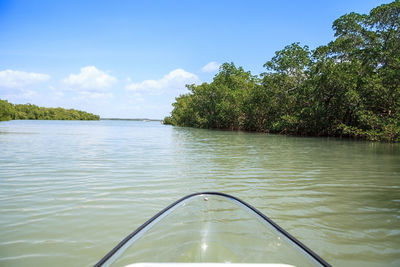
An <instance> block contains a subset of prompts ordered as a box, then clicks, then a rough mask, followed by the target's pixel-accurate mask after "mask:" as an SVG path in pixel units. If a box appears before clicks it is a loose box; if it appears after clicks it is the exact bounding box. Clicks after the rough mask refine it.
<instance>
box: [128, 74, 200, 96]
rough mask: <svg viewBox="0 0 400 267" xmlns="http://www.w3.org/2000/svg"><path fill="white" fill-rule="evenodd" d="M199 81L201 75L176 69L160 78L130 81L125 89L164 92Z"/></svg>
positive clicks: (155, 92)
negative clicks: (137, 81)
mask: <svg viewBox="0 0 400 267" xmlns="http://www.w3.org/2000/svg"><path fill="white" fill-rule="evenodd" d="M198 81H199V77H197V75H195V74H193V73H190V72H187V71H185V70H183V69H176V70H173V71H171V72H170V73H168V74H167V75H165V76H164V77H162V78H161V79H159V80H145V81H143V82H140V83H130V84H128V85H127V86H126V87H125V89H126V90H128V91H135V92H149V93H153V94H162V93H163V92H165V91H167V90H171V89H182V88H184V87H185V85H186V84H192V83H196V82H198Z"/></svg>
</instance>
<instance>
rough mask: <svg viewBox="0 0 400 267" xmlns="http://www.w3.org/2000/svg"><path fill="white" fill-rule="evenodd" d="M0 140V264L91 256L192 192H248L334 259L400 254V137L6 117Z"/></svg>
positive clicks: (369, 261) (66, 262) (381, 260)
mask: <svg viewBox="0 0 400 267" xmlns="http://www.w3.org/2000/svg"><path fill="white" fill-rule="evenodd" d="M0 149H1V150H0V151H1V152H0V230H1V236H0V266H90V265H93V264H94V263H96V262H97V261H98V260H99V259H100V258H101V257H102V256H103V255H104V254H106V253H107V252H108V251H109V250H110V249H111V248H112V247H113V246H114V245H116V244H117V243H118V242H119V241H120V240H121V239H123V238H124V237H125V236H126V235H127V234H129V233H130V232H131V231H133V230H134V229H135V228H136V227H137V226H139V225H140V224H142V223H143V222H145V221H146V220H147V219H148V218H150V217H151V216H153V215H154V214H155V213H156V212H158V211H159V210H161V209H162V208H164V207H165V206H167V205H169V204H170V203H171V202H173V201H175V200H177V199H178V198H180V197H182V196H184V195H186V194H189V193H193V192H199V191H222V192H225V193H228V194H232V195H234V196H237V197H239V198H241V199H243V200H245V201H246V202H248V203H250V204H252V205H253V206H255V207H256V208H258V209H259V210H261V211H262V212H264V213H265V214H266V215H267V216H269V217H270V218H272V219H273V220H274V221H275V222H277V223H278V224H280V225H281V226H282V227H283V228H284V229H286V230H287V231H289V232H290V233H291V234H292V235H294V236H295V237H296V238H298V239H299V240H301V241H302V242H303V243H305V244H306V245H307V246H309V247H310V248H311V249H313V250H314V251H315V252H316V253H318V254H319V255H320V256H322V257H323V258H324V259H326V260H327V261H328V262H329V263H331V264H333V265H337V266H399V265H400V146H399V144H381V143H371V142H360V141H348V140H340V139H334V138H301V137H287V136H279V135H266V134H256V133H242V132H229V131H210V130H199V129H191V128H174V127H171V126H164V125H161V124H160V123H158V122H135V121H86V122H81V121H10V122H1V123H0Z"/></svg>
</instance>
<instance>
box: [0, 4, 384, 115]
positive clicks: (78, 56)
mask: <svg viewBox="0 0 400 267" xmlns="http://www.w3.org/2000/svg"><path fill="white" fill-rule="evenodd" d="M389 2H390V1H381V0H354V1H353V0H329V1H328V0H326V1H311V0H302V1H295V0H286V1H272V0H271V1H269V0H264V1H261V0H260V1H252V0H246V1H245V0H243V1H237V0H229V1H228V0H212V1H208V0H185V1H174V0H170V1H156V0H148V1H145V0H143V1H133V0H132V1H119V0H115V1H100V0H96V1H85V0H81V1H73V0H68V1H40V0H38V1H30V0H26V1H5V0H0V98H1V99H6V100H8V101H9V102H12V103H32V104H36V105H39V106H45V107H58V106H61V107H64V108H76V109H81V110H85V111H89V112H92V113H95V114H99V115H100V116H101V117H103V118H107V117H118V118H154V119H162V118H164V117H165V116H167V115H169V112H170V111H171V110H172V106H171V104H172V102H173V101H174V99H175V97H177V96H178V95H179V94H182V93H185V92H187V91H186V89H185V86H184V85H185V84H187V83H196V84H199V83H202V82H210V81H211V80H212V77H213V76H214V75H215V74H216V73H217V71H218V66H219V64H221V63H223V62H234V63H235V64H236V65H237V66H242V67H243V68H244V69H245V70H250V71H251V72H252V73H253V74H259V73H261V72H263V71H264V69H263V67H262V65H263V64H264V63H265V62H266V61H268V60H269V59H270V58H271V57H272V56H273V55H274V53H275V51H277V50H280V49H282V48H283V47H284V46H285V45H288V44H291V43H293V42H300V43H301V44H303V45H309V46H310V48H312V49H313V48H315V47H317V46H319V45H324V44H326V43H328V42H329V41H331V40H332V39H333V31H332V29H331V26H332V22H333V21H334V20H335V19H337V18H339V17H340V16H341V15H343V14H346V13H349V12H353V11H354V12H358V13H368V12H369V10H370V9H372V8H374V7H376V6H378V5H380V4H383V3H389Z"/></svg>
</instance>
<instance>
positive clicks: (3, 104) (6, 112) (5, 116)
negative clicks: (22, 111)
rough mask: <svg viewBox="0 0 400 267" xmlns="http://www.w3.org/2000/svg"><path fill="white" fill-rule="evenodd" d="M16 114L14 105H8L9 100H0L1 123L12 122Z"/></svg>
mask: <svg viewBox="0 0 400 267" xmlns="http://www.w3.org/2000/svg"><path fill="white" fill-rule="evenodd" d="M14 112H15V111H14V107H13V105H12V104H10V103H8V101H7V100H1V99H0V121H9V120H11V118H12V116H13V114H14Z"/></svg>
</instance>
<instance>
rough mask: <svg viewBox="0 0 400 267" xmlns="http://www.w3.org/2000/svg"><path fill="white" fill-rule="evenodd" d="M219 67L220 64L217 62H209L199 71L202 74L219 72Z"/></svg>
mask: <svg viewBox="0 0 400 267" xmlns="http://www.w3.org/2000/svg"><path fill="white" fill-rule="evenodd" d="M220 66H221V64H219V63H218V62H215V61H211V62H210V63H208V64H207V65H205V66H204V67H202V68H201V71H202V72H215V71H217V70H219V67H220Z"/></svg>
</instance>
